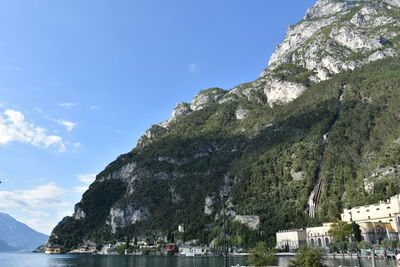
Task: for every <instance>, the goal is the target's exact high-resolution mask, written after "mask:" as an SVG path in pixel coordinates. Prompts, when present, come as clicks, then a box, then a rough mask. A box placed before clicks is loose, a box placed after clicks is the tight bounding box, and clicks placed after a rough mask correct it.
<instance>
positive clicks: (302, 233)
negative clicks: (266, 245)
mask: <svg viewBox="0 0 400 267" xmlns="http://www.w3.org/2000/svg"><path fill="white" fill-rule="evenodd" d="M306 240H307V235H306V230H304V229H293V230H283V231H279V232H277V233H276V248H278V249H282V250H284V249H289V250H296V249H299V248H300V247H301V246H302V245H304V244H306V243H307V241H306Z"/></svg>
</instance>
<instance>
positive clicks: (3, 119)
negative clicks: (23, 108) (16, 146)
mask: <svg viewBox="0 0 400 267" xmlns="http://www.w3.org/2000/svg"><path fill="white" fill-rule="evenodd" d="M11 142H20V143H27V144H31V145H34V146H37V147H41V148H48V147H56V148H57V149H58V151H60V152H64V151H65V144H64V142H63V139H62V138H61V137H60V136H57V135H47V134H46V129H44V128H41V127H38V126H35V125H34V124H33V123H30V122H28V121H26V120H25V116H24V115H23V114H22V113H21V112H19V111H16V110H12V109H7V110H5V111H4V112H3V113H0V145H5V144H9V143H11Z"/></svg>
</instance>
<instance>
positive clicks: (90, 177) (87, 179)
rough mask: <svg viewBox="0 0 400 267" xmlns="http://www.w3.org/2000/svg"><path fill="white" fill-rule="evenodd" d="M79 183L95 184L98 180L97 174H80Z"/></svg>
mask: <svg viewBox="0 0 400 267" xmlns="http://www.w3.org/2000/svg"><path fill="white" fill-rule="evenodd" d="M77 177H78V179H79V181H81V182H82V183H85V184H91V183H93V182H94V180H95V179H96V174H94V173H90V174H79V175H78V176H77Z"/></svg>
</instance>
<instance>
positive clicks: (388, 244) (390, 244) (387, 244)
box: [382, 239, 397, 250]
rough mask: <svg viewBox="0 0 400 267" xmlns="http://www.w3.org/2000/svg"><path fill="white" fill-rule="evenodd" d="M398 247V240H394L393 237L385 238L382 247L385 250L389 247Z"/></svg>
mask: <svg viewBox="0 0 400 267" xmlns="http://www.w3.org/2000/svg"><path fill="white" fill-rule="evenodd" d="M396 247H397V240H393V239H384V240H383V241H382V248H383V249H384V250H388V249H396Z"/></svg>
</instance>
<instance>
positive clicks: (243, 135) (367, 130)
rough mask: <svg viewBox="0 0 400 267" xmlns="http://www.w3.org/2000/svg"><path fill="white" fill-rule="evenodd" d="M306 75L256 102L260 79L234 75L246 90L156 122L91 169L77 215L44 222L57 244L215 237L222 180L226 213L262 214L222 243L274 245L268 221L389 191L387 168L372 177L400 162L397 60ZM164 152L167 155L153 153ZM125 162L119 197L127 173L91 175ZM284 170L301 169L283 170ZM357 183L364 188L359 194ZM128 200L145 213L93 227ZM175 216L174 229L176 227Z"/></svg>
mask: <svg viewBox="0 0 400 267" xmlns="http://www.w3.org/2000/svg"><path fill="white" fill-rule="evenodd" d="M287 67H288V68H289V69H288V72H286V73H287V76H285V77H281V78H282V79H291V80H293V81H294V80H296V79H295V78H294V77H295V76H296V75H300V76H301V78H302V79H303V78H304V77H305V76H306V74H305V71H304V70H303V69H301V68H296V67H293V66H287ZM277 75H278V74H277ZM288 75H289V76H288ZM304 82H305V81H304ZM305 83H306V84H307V85H308V86H309V88H308V89H307V90H306V91H305V92H304V93H303V95H301V96H300V97H299V98H297V99H296V100H294V101H292V102H291V103H289V104H287V105H276V106H274V107H270V106H269V104H268V103H267V102H266V99H265V95H264V93H263V84H262V83H260V82H258V81H256V82H254V83H249V84H244V85H242V86H239V87H238V90H239V91H240V92H241V91H245V90H248V89H249V88H252V90H251V93H250V94H249V96H248V97H238V96H232V97H233V98H234V100H232V101H230V102H229V101H228V102H225V103H222V104H218V103H212V104H209V105H208V106H206V107H205V108H204V109H202V110H199V111H196V112H192V113H191V114H188V115H186V116H182V117H181V118H179V119H178V120H177V121H176V122H174V123H173V124H172V125H171V126H170V127H169V128H168V130H166V129H164V130H160V131H159V132H158V133H157V135H156V137H154V140H152V142H150V143H148V144H147V145H146V146H144V147H138V148H135V149H134V150H132V151H131V152H129V153H127V154H125V155H122V156H120V157H119V158H118V159H117V160H116V161H115V162H113V163H111V164H110V165H109V166H108V167H107V168H106V169H105V170H104V171H103V172H102V173H100V174H99V176H98V182H96V183H94V184H93V185H92V186H91V188H90V189H89V191H88V192H87V193H85V195H84V196H83V198H82V201H81V202H80V203H79V204H78V206H79V207H80V208H82V209H83V210H84V211H85V213H86V214H87V217H86V218H85V219H83V220H79V221H78V220H74V219H73V218H69V219H65V220H64V221H63V222H61V223H60V224H59V225H58V226H57V227H56V229H55V230H54V234H55V235H56V236H57V238H58V239H57V240H58V242H59V243H61V244H63V245H64V246H66V247H68V248H71V247H74V246H76V245H77V244H78V243H79V242H80V241H79V240H82V239H83V238H90V239H93V240H97V241H102V240H112V239H115V238H123V237H125V236H128V237H130V238H133V237H135V236H142V235H147V236H151V235H155V236H157V235H158V236H160V235H163V236H167V235H169V239H171V235H172V234H173V235H174V240H177V239H178V238H179V239H183V240H192V239H197V240H198V241H199V242H200V243H204V244H209V243H210V242H211V241H212V240H214V239H220V238H221V232H222V218H221V212H220V211H221V209H222V204H221V199H220V197H219V195H220V191H221V190H222V189H223V188H225V189H226V190H227V191H229V195H228V198H227V203H226V204H227V206H228V211H229V212H228V220H232V218H233V216H231V215H230V214H232V213H231V212H236V214H240V215H258V216H260V219H261V224H260V227H259V229H258V230H251V229H249V228H247V227H246V226H243V225H240V224H237V223H234V222H230V223H228V237H229V242H230V244H231V245H232V246H241V247H253V246H254V245H255V244H256V243H257V242H259V241H264V242H267V244H268V245H269V246H273V243H274V242H275V232H276V231H278V230H282V229H289V228H300V227H306V226H312V225H316V224H319V223H321V222H323V221H326V220H331V219H332V218H339V215H340V212H341V211H342V209H343V208H344V207H353V206H357V205H363V204H370V203H373V202H376V201H379V200H383V199H386V198H388V197H390V196H392V195H394V194H397V193H400V179H398V178H399V174H398V172H397V173H396V172H393V173H389V174H388V175H374V173H380V172H379V170H384V169H385V168H386V167H393V166H397V165H398V164H399V162H400V152H399V151H400V138H399V137H400V105H399V104H398V103H399V102H400V90H399V88H400V63H399V61H398V59H385V60H380V61H376V62H373V63H370V64H368V65H366V66H365V67H363V68H361V69H357V70H354V71H349V72H346V73H343V74H340V75H337V76H336V77H334V78H332V79H331V80H328V81H324V82H321V83H318V84H315V83H309V81H307V82H305ZM239 107H241V108H245V109H247V110H248V114H247V116H246V119H244V120H238V119H236V116H235V112H236V110H237V109H238V108H239ZM327 133H329V137H328V141H327V142H324V139H323V135H325V134H327ZM164 157H167V158H169V159H173V160H174V162H172V161H168V160H160V158H161V159H162V158H164ZM129 162H135V163H136V164H137V168H138V169H139V170H140V176H141V179H139V180H135V182H134V185H133V188H134V192H133V193H130V194H126V191H127V190H128V187H129V186H132V184H129V185H128V184H127V183H126V181H117V180H109V181H106V182H99V179H100V178H102V177H107V175H109V174H111V173H112V172H113V171H116V170H118V169H120V168H121V167H122V166H124V165H125V164H126V163H129ZM295 173H297V174H299V173H300V174H301V175H300V178H297V179H294V176H293V174H295ZM382 173H384V172H382ZM319 179H321V180H322V185H323V187H322V189H323V190H322V195H321V199H320V203H319V209H318V210H317V218H315V219H312V220H311V219H310V218H309V217H308V198H309V196H310V193H311V191H312V189H313V188H314V186H315V184H316V182H317V181H318V180H319ZM367 182H368V184H372V185H373V186H372V189H371V190H369V191H367V190H366V189H365V184H366V183H367ZM107 190H111V191H107ZM206 196H209V197H211V198H212V199H213V205H212V213H211V214H210V215H206V214H205V213H204V205H205V198H206ZM127 204H129V205H132V206H134V207H137V208H146V209H147V210H148V212H149V214H150V217H149V219H148V220H145V221H142V222H138V223H135V224H132V225H129V226H128V227H126V228H123V229H119V230H118V231H117V233H115V234H114V235H112V234H111V233H110V230H109V229H108V228H107V226H105V224H104V223H105V220H106V219H107V216H108V213H109V209H110V207H111V206H120V207H124V206H125V205H127ZM179 224H184V225H185V233H179V234H178V233H177V231H176V230H177V226H178V225H179ZM168 233H169V234H168ZM53 237H54V236H53Z"/></svg>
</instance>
